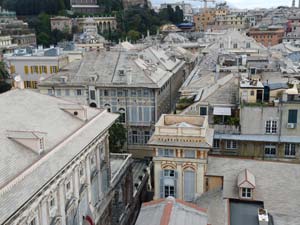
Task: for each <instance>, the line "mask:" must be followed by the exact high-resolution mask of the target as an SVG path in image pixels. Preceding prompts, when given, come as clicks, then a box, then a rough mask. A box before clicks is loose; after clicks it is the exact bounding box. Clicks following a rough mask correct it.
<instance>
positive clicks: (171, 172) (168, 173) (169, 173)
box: [164, 170, 175, 177]
mask: <svg viewBox="0 0 300 225" xmlns="http://www.w3.org/2000/svg"><path fill="white" fill-rule="evenodd" d="M164 177H175V171H174V170H164Z"/></svg>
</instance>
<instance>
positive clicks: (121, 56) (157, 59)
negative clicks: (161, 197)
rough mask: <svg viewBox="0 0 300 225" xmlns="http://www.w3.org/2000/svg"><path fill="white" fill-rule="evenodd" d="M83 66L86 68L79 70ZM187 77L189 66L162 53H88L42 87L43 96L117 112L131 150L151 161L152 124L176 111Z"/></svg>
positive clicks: (158, 49) (142, 51) (42, 83)
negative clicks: (148, 142)
mask: <svg viewBox="0 0 300 225" xmlns="http://www.w3.org/2000/svg"><path fill="white" fill-rule="evenodd" d="M81 65H82V66H81ZM184 78H185V62H184V61H181V60H178V59H177V58H175V57H173V56H172V57H170V56H168V55H167V54H166V52H165V51H164V50H162V49H160V48H156V47H150V48H146V49H144V50H121V51H120V50H119V49H110V51H106V52H95V51H94V52H89V53H87V54H86V55H85V57H84V58H83V61H82V62H81V61H76V62H74V63H70V64H69V66H67V67H65V68H64V71H62V72H61V73H59V75H58V76H52V77H50V78H49V79H46V80H44V81H43V82H41V83H40V85H39V89H40V92H41V93H44V94H51V95H55V96H61V97H66V98H68V99H72V100H73V101H76V102H81V103H84V104H89V105H90V106H93V107H99V108H107V109H108V110H109V111H111V112H115V113H119V114H120V115H121V116H120V122H121V123H122V124H124V126H125V127H126V129H127V140H128V141H127V149H128V150H129V151H130V152H132V153H133V154H135V155H136V156H142V157H143V156H145V155H148V156H151V151H149V148H148V147H146V144H147V141H148V139H149V138H150V136H151V134H152V132H153V129H154V124H155V122H156V121H157V119H158V118H159V117H160V115H161V114H163V113H169V112H171V111H172V109H174V108H175V104H176V101H177V97H178V90H179V88H180V86H181V85H182V83H183V81H184Z"/></svg>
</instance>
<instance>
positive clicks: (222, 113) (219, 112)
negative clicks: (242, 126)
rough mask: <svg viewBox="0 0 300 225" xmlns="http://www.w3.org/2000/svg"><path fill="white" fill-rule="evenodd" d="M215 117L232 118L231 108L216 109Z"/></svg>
mask: <svg viewBox="0 0 300 225" xmlns="http://www.w3.org/2000/svg"><path fill="white" fill-rule="evenodd" d="M213 114H214V115H217V116H231V108H229V107H214V112H213Z"/></svg>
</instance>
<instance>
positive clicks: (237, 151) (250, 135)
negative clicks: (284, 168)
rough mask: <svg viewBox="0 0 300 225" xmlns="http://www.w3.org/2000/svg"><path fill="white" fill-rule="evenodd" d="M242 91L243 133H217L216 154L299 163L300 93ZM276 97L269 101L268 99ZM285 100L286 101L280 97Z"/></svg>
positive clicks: (253, 88)
mask: <svg viewBox="0 0 300 225" xmlns="http://www.w3.org/2000/svg"><path fill="white" fill-rule="evenodd" d="M242 85H243V87H242V89H240V93H241V96H240V98H241V106H240V131H238V132H235V133H232V134H228V133H227V134H224V133H223V134H221V133H219V134H218V133H217V134H216V135H215V140H214V151H215V152H219V154H224V155H236V156H242V157H248V158H255V159H262V160H276V161H278V160H280V161H293V162H299V158H300V153H299V142H300V141H299V140H300V139H299V135H298V132H299V128H298V121H299V119H298V117H299V114H298V111H299V105H298V98H299V97H298V95H299V94H298V90H297V87H296V85H295V87H294V88H292V89H283V90H278V91H277V90H275V92H276V93H272V92H273V91H272V90H271V91H270V90H269V89H268V88H266V86H262V87H261V85H255V86H254V85H252V86H248V88H246V87H245V85H244V84H242ZM272 95H273V96H276V97H275V98H274V99H273V100H271V99H270V101H268V100H267V99H266V98H267V96H272ZM278 96H282V97H278Z"/></svg>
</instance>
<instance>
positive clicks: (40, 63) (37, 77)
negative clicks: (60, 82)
mask: <svg viewBox="0 0 300 225" xmlns="http://www.w3.org/2000/svg"><path fill="white" fill-rule="evenodd" d="M32 51H33V52H30V53H29V52H27V49H23V50H22V49H21V50H19V51H18V52H16V53H15V54H13V55H12V56H7V57H5V61H7V64H8V67H9V70H10V75H11V76H12V77H13V78H15V77H17V76H18V77H19V78H20V79H21V80H22V81H23V82H24V87H25V88H33V89H36V88H37V83H38V82H39V81H41V80H42V79H45V78H46V77H49V76H51V75H53V74H56V73H58V72H59V70H60V69H61V68H62V67H64V66H65V65H67V64H68V61H69V60H68V56H67V55H65V54H63V53H61V50H60V49H59V48H52V49H42V48H40V49H35V50H32Z"/></svg>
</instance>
